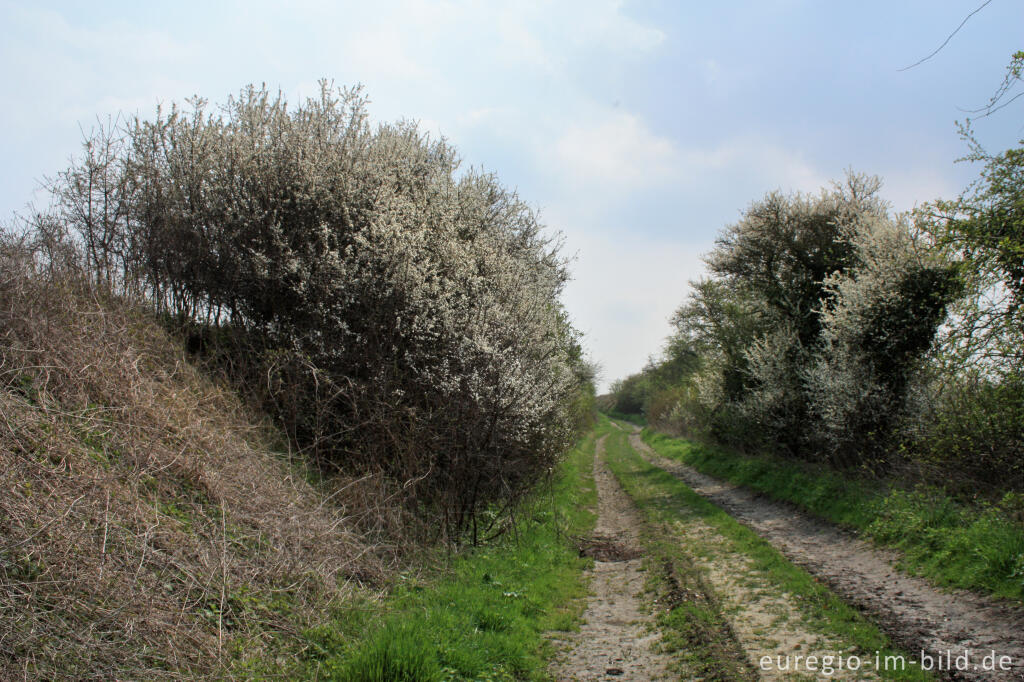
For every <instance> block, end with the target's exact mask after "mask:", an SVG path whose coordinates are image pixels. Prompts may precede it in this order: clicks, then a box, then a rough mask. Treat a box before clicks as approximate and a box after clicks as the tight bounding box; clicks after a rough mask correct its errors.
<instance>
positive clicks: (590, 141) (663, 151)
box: [554, 113, 679, 191]
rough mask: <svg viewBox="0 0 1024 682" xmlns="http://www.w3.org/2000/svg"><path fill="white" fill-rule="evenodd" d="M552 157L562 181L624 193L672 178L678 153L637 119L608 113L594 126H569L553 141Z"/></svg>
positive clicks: (633, 116)
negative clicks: (563, 179) (604, 187)
mask: <svg viewBox="0 0 1024 682" xmlns="http://www.w3.org/2000/svg"><path fill="white" fill-rule="evenodd" d="M554 157H555V161H556V162H557V167H558V169H559V171H560V172H561V173H562V174H564V177H565V179H566V180H567V181H569V182H570V183H573V184H578V185H599V186H605V185H607V186H619V187H620V188H622V189H624V190H626V191H628V190H629V189H632V188H636V187H640V186H646V185H651V184H656V183H659V182H661V181H664V180H666V179H668V178H671V177H673V176H674V175H675V174H676V168H677V164H678V158H679V157H678V152H677V151H676V149H675V146H674V145H673V143H672V141H671V140H669V139H668V138H665V137H660V136H658V135H656V134H654V133H652V132H651V131H650V130H649V129H648V128H647V126H646V125H644V123H643V121H642V120H640V118H639V117H637V116H635V115H633V114H628V113H612V114H611V115H609V116H607V117H606V118H605V119H604V120H603V121H600V122H598V123H596V124H594V125H589V126H581V125H575V124H574V125H570V127H569V128H568V129H567V130H566V131H565V132H564V134H563V135H562V136H561V137H560V138H559V139H558V141H557V142H555V145H554Z"/></svg>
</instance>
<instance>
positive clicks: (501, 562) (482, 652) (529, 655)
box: [295, 425, 608, 682]
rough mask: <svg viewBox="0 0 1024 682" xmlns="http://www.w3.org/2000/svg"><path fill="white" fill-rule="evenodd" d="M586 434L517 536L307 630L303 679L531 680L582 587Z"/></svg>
mask: <svg viewBox="0 0 1024 682" xmlns="http://www.w3.org/2000/svg"><path fill="white" fill-rule="evenodd" d="M607 428H608V427H607V425H605V426H604V427H603V428H599V429H598V431H596V432H592V433H591V434H590V435H589V436H588V437H587V438H586V439H584V441H583V442H582V443H581V444H580V446H579V447H577V448H576V449H575V450H573V451H572V452H571V453H569V455H568V456H567V457H566V459H565V460H564V462H563V463H562V465H561V467H560V468H559V470H558V472H556V475H555V478H554V480H553V481H552V483H551V487H550V490H548V491H545V493H544V494H542V495H539V496H538V497H537V499H536V500H535V501H534V502H533V503H532V505H531V506H530V507H529V508H528V509H524V510H522V512H521V514H522V519H521V521H522V522H521V523H520V527H519V530H518V532H517V533H515V534H513V533H506V534H505V536H503V537H502V538H500V539H499V540H496V541H494V542H492V543H491V544H485V545H483V546H480V547H477V548H475V549H472V550H467V551H466V552H465V553H464V554H461V555H459V556H456V557H454V558H452V559H451V560H450V561H443V562H440V563H441V564H443V565H442V566H441V567H438V568H436V569H434V570H433V571H432V572H431V574H428V575H427V576H426V577H413V576H404V577H403V578H402V579H400V580H399V583H398V584H397V585H395V586H394V587H393V589H392V590H391V591H390V593H389V595H388V596H387V597H386V598H385V599H384V601H383V604H381V603H380V602H376V601H375V602H372V603H366V604H363V605H362V606H349V607H347V608H345V609H342V610H339V611H338V612H336V613H335V614H333V616H332V618H331V619H330V620H329V621H328V622H325V623H324V624H322V625H321V626H319V627H317V628H315V629H313V630H310V631H308V632H307V633H306V635H307V638H308V641H309V646H308V649H307V652H306V656H305V660H304V661H303V663H302V669H301V670H297V671H295V673H296V674H297V676H299V677H303V678H304V679H320V680H343V681H346V682H370V681H375V682H376V681H379V682H401V681H414V680H415V681H420V680H432V681H433V680H438V681H439V680H455V679H458V680H466V679H468V680H539V679H549V678H548V675H547V673H546V668H547V663H548V659H549V658H550V656H551V654H552V653H553V652H552V650H551V649H552V646H551V644H550V643H549V642H548V641H547V640H546V638H545V636H544V633H545V632H548V631H552V630H572V629H575V628H577V627H578V620H579V616H580V614H581V613H582V608H583V605H584V601H585V600H584V597H585V596H586V594H587V586H586V584H585V583H584V581H583V579H582V570H583V568H584V567H585V566H586V565H587V562H588V561H589V560H587V559H583V558H581V557H580V556H579V552H578V550H577V548H576V542H575V538H576V537H578V536H581V535H584V534H587V533H589V532H590V530H591V529H592V527H593V525H594V521H595V515H594V512H593V511H592V510H593V509H594V508H595V506H596V495H597V494H596V490H595V488H594V483H593V478H592V474H591V468H592V467H591V465H592V462H593V456H594V447H595V445H594V444H595V442H596V439H597V438H598V437H599V436H600V435H601V433H603V432H604V431H605V430H607Z"/></svg>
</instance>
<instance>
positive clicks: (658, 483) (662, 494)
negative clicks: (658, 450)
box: [605, 432, 933, 680]
mask: <svg viewBox="0 0 1024 682" xmlns="http://www.w3.org/2000/svg"><path fill="white" fill-rule="evenodd" d="M605 448H606V453H607V457H608V464H609V466H610V467H611V468H612V471H613V472H614V473H615V475H616V477H617V478H618V479H619V481H620V482H621V483H622V486H623V488H625V490H626V492H627V493H628V494H629V495H630V497H632V498H633V500H634V502H635V503H636V504H637V506H638V507H639V508H640V509H641V511H643V513H644V514H645V515H646V516H647V518H648V519H649V520H650V521H651V522H652V523H655V524H662V525H667V524H671V523H672V522H673V521H674V520H675V519H677V518H679V516H680V515H681V514H683V515H692V516H695V517H698V518H699V519H700V520H701V521H702V522H703V523H705V524H707V525H708V526H710V527H711V528H712V529H713V530H714V531H715V532H717V533H718V534H719V535H721V536H722V537H723V538H724V539H725V540H726V541H727V543H728V548H729V551H732V552H736V553H739V554H742V555H744V556H745V557H748V558H749V560H750V562H751V566H752V568H753V570H755V571H757V572H758V573H759V574H760V575H763V576H764V577H765V578H766V579H767V580H768V581H770V582H771V583H773V584H774V585H775V586H776V587H777V589H778V591H779V593H784V594H786V595H788V599H790V600H792V602H793V603H794V604H796V605H797V607H798V609H799V611H800V612H801V614H802V615H803V617H804V621H805V624H806V625H807V627H809V628H811V629H812V630H813V631H815V632H818V633H820V634H822V635H823V636H825V637H827V638H829V639H831V640H832V641H833V642H835V643H836V645H837V647H838V648H840V649H842V650H844V651H847V652H853V653H856V654H857V655H858V656H860V657H861V658H862V659H863V660H867V659H871V660H874V657H875V656H876V654H878V655H880V656H881V657H882V658H883V659H884V658H885V657H886V656H903V660H905V661H907V663H908V665H907V667H906V669H905V670H895V669H893V670H884V669H883V670H878V671H876V672H877V674H878V676H879V677H881V678H882V679H895V680H927V679H933V678H932V677H930V676H929V675H928V673H926V672H924V671H922V670H920V669H919V668H918V667H916V666H915V665H914V664H913V663H912V661H913V657H912V656H911V655H910V654H909V653H908V652H902V651H899V650H897V649H896V648H895V647H893V645H892V643H891V642H890V640H889V639H888V637H886V635H885V634H884V633H882V632H881V631H880V630H879V629H878V628H877V627H876V626H875V625H873V624H872V623H870V622H869V621H867V620H866V619H865V618H864V617H863V616H861V615H860V614H859V613H858V612H857V611H856V610H854V609H853V608H851V607H850V606H848V605H847V604H846V603H845V602H843V601H842V600H841V599H839V598H838V597H837V596H836V595H835V594H833V593H832V592H831V591H830V590H829V589H828V588H826V587H825V586H823V585H822V584H821V583H819V582H817V581H816V580H815V579H814V578H813V577H812V576H811V575H810V574H808V573H807V572H806V571H804V570H803V569H801V568H799V567H797V566H795V565H793V564H792V563H790V562H789V561H788V560H787V559H786V558H785V557H783V556H782V555H781V554H780V553H779V552H778V551H777V550H775V549H774V548H773V547H772V546H771V545H770V544H769V543H768V542H766V541H765V540H763V539H761V538H760V537H759V536H758V535H757V534H756V533H754V532H753V531H751V530H750V529H749V528H747V527H745V526H743V525H742V524H740V523H739V522H737V521H736V520H735V519H733V518H732V517H731V516H729V515H728V514H727V513H726V512H724V511H723V510H721V509H719V508H718V507H716V506H715V505H713V504H711V503H710V502H708V501H707V500H705V499H704V498H703V497H701V496H700V495H698V494H697V493H695V492H694V491H693V490H691V489H690V488H689V487H688V486H686V484H684V483H683V482H681V481H679V480H678V479H677V478H675V477H674V476H672V475H671V474H670V473H668V472H666V471H663V470H661V469H658V468H656V467H654V466H651V465H650V464H648V463H647V462H646V461H644V460H643V459H642V458H641V457H640V456H639V455H638V454H637V453H636V452H635V451H634V450H633V448H632V447H631V446H630V445H629V442H628V439H627V435H626V433H625V432H620V433H616V434H614V435H612V436H611V437H609V438H608V440H607V441H606V443H605ZM693 549H694V548H686V547H680V548H679V549H678V552H680V553H682V552H686V551H688V550H689V551H693ZM700 617H701V616H700V614H695V615H694V616H692V617H691V619H698V618H700ZM666 624H667V625H669V626H671V627H672V628H673V629H675V630H676V631H677V632H680V633H681V635H680V636H682V637H685V636H686V628H688V627H690V625H689V624H688V623H686V622H685V620H684V622H682V623H681V624H680V625H676V624H674V623H672V622H669V623H666Z"/></svg>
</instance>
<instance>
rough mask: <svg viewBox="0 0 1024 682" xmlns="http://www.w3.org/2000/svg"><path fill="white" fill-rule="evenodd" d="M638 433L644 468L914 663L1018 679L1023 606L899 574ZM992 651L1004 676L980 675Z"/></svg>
mask: <svg viewBox="0 0 1024 682" xmlns="http://www.w3.org/2000/svg"><path fill="white" fill-rule="evenodd" d="M639 430H640V429H639V428H636V429H635V430H634V433H633V434H631V435H630V443H631V444H632V446H633V447H634V449H636V451H637V452H638V453H640V454H641V455H642V456H643V457H644V458H645V459H647V461H648V462H650V463H651V464H652V465H654V466H657V467H659V468H661V469H664V470H665V471H668V472H670V473H672V474H673V475H675V476H677V477H678V478H680V479H681V480H682V481H683V482H685V483H686V484H687V485H688V486H690V487H691V488H692V489H693V490H694V491H696V492H697V493H699V494H700V495H702V496H704V497H706V498H707V499H709V500H710V501H712V502H713V503H715V504H717V505H718V506H719V507H721V508H722V509H724V510H725V511H726V512H728V513H729V514H730V515H731V516H733V517H734V518H735V519H736V520H738V521H740V522H741V523H743V524H745V525H746V526H748V527H749V528H751V529H752V530H754V531H755V532H756V533H757V534H758V535H760V536H761V537H763V538H764V539H766V540H767V541H768V542H770V543H771V544H772V545H773V546H774V547H775V548H776V549H778V550H779V551H781V552H782V553H783V554H784V555H785V556H786V557H787V558H788V559H789V560H790V561H792V562H794V563H796V564H798V565H799V566H801V567H803V568H804V569H805V570H807V571H808V572H809V573H811V574H812V575H814V576H815V577H817V578H818V579H820V580H822V581H823V582H825V583H826V584H828V585H829V586H830V587H831V588H832V589H833V590H834V591H835V592H836V593H837V594H839V595H840V596H841V597H842V598H843V599H844V600H846V601H847V602H848V603H851V604H853V605H855V606H856V607H858V608H860V609H862V610H864V611H865V612H866V613H867V615H868V617H869V618H870V619H871V620H872V621H874V622H875V623H877V624H878V625H879V627H881V628H882V629H883V630H885V631H886V632H887V634H889V636H890V637H891V638H892V639H893V640H894V641H895V642H896V643H897V644H899V645H900V646H902V647H903V648H904V649H906V650H908V652H910V654H911V656H912V657H913V658H914V660H920V658H921V656H920V654H921V652H922V651H924V652H927V653H928V654H929V655H930V656H932V657H933V659H934V660H936V661H937V660H938V658H939V656H940V655H941V660H942V663H943V665H945V664H946V661H947V658H946V656H947V652H952V657H951V658H950V659H948V660H949V661H950V665H949V666H948V667H951V668H954V669H953V670H944V671H942V673H941V674H940V676H942V677H945V678H946V679H955V680H1024V608H1021V607H1020V606H1017V605H1014V604H1010V603H1002V602H998V601H996V600H994V599H991V598H988V597H984V596H981V595H977V594H974V593H971V592H966V591H963V590H949V591H943V590H941V589H939V588H937V587H935V586H933V585H932V584H930V583H928V582H927V581H925V580H924V579H922V578H918V577H913V576H908V575H906V574H904V573H901V572H899V571H898V570H897V569H896V568H895V564H896V563H897V562H898V559H899V557H898V555H897V554H896V553H895V552H891V551H886V550H884V549H880V548H878V547H876V546H874V545H872V544H870V543H868V542H865V541H863V540H860V539H858V538H857V537H855V536H853V535H852V534H850V533H849V532H847V531H844V530H841V529H839V528H837V527H835V526H832V525H831V524H828V523H826V522H824V521H821V520H819V519H815V518H812V517H810V516H808V515H807V514H804V513H802V512H800V511H798V510H796V509H795V508H794V507H792V506H790V505H786V504H783V503H779V502H775V501H772V500H768V499H766V498H764V497H761V496H758V495H757V494H755V493H752V492H750V491H748V490H745V489H743V488H739V487H737V486H734V485H732V484H729V483H724V482H722V481H719V480H717V479H714V478H712V477H710V476H706V475H704V474H701V473H700V472H698V471H697V470H695V469H693V468H692V467H689V466H686V465H684V464H682V463H680V462H677V461H674V460H670V459H667V458H664V457H661V456H660V455H658V454H656V453H655V452H654V451H653V450H651V448H650V447H649V446H648V445H647V444H646V443H644V442H643V441H642V440H641V439H640V436H639ZM720 579H725V578H720ZM742 620H743V619H742V618H739V619H737V620H736V621H734V623H738V622H741V621H742ZM967 650H969V651H970V653H969V658H968V659H967V664H968V665H967V668H968V669H966V670H956V669H955V668H956V667H957V665H956V659H957V657H958V656H962V655H963V654H964V653H965V652H966V651H967ZM748 651H749V650H748ZM992 652H994V653H995V655H996V656H1010V657H1011V658H1012V659H1013V660H1012V663H1011V664H1010V668H1011V669H1010V671H1006V672H999V671H994V672H992V671H988V670H985V669H984V666H985V663H986V661H985V658H984V657H985V656H986V655H989V654H991V653H992ZM961 662H963V659H961ZM936 669H937V664H936Z"/></svg>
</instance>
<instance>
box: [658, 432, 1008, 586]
mask: <svg viewBox="0 0 1024 682" xmlns="http://www.w3.org/2000/svg"><path fill="white" fill-rule="evenodd" d="M643 438H644V441H646V442H647V444H648V445H650V446H651V447H652V448H654V449H655V450H656V451H657V452H658V453H659V454H661V455H662V456H664V457H668V458H671V459H675V460H677V461H680V462H684V463H686V464H689V465H690V466H692V467H694V468H695V469H697V470H698V471H701V472H702V473H705V474H708V475H711V476H716V477H718V478H722V479H725V480H728V481H730V482H732V483H738V484H740V485H744V486H747V487H749V488H751V489H753V490H757V491H758V492H762V493H765V494H766V495H768V496H769V497H773V498H775V499H779V500H784V501H787V502H791V503H793V504H796V505H797V506H798V507H800V508H802V509H804V510H806V511H809V512H811V513H812V514H815V515H816V516H819V517H821V518H824V519H826V520H828V521H831V522H832V523H837V524H840V525H843V526H846V527H850V528H854V529H856V530H858V531H859V532H861V533H862V534H863V535H865V536H866V537H869V538H871V539H873V540H875V541H876V542H879V543H881V544H885V545H889V546H892V547H895V548H897V549H899V550H900V551H901V552H902V554H903V562H902V566H903V568H904V569H905V570H907V571H909V572H911V573H915V574H918V575H923V576H926V577H928V578H930V579H932V580H933V581H935V582H936V583H938V584H940V585H946V586H952V587H960V588H965V589H975V590H981V591H983V592H987V593H989V594H992V595H994V596H997V597H1005V598H1009V599H1015V600H1021V599H1024V523H1022V522H1021V521H1020V520H1018V521H1014V520H1013V519H1012V515H1014V514H1017V515H1021V514H1024V499H1022V498H1021V497H1020V496H1013V495H1012V494H1011V495H1008V496H1007V497H1006V498H1004V499H1003V501H1002V502H1001V503H1000V504H999V505H988V504H984V503H979V504H978V505H971V506H964V505H961V504H957V503H956V502H955V501H954V500H953V499H952V498H950V497H949V496H948V495H946V494H945V493H943V492H942V491H941V490H938V489H934V488H927V489H926V488H923V487H922V488H919V489H917V490H905V489H900V488H895V487H885V488H884V489H882V490H878V488H877V486H878V485H879V484H878V483H877V482H871V481H867V480H858V479H856V478H852V477H850V476H848V475H842V474H840V473H838V472H835V471H831V470H827V469H825V468H821V467H812V466H808V465H801V464H798V463H793V462H786V461H782V460H778V459H775V458H768V457H757V456H746V455H741V454H738V453H736V452H734V451H731V450H729V449H726V448H721V447H715V446H710V445H704V444H701V443H697V442H694V441H689V440H683V439H679V438H672V437H670V436H666V435H664V434H660V433H656V432H654V431H651V430H649V429H645V430H644V434H643Z"/></svg>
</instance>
